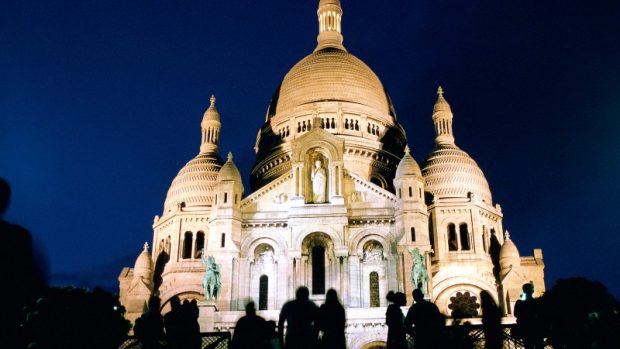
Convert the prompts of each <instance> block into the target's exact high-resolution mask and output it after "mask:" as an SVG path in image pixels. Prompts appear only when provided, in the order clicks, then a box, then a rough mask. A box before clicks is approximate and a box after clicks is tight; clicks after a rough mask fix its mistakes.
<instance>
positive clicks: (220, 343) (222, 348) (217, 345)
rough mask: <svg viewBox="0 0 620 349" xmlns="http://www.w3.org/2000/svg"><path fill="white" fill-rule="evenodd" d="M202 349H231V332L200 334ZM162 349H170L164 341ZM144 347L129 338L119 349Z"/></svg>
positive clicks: (161, 345)
mask: <svg viewBox="0 0 620 349" xmlns="http://www.w3.org/2000/svg"><path fill="white" fill-rule="evenodd" d="M200 337H201V345H200V348H201V349H228V348H229V347H230V332H205V333H201V334H200ZM156 346H157V347H159V348H160V349H164V348H168V343H167V342H166V341H165V340H163V341H160V342H158V345H156ZM142 348H143V345H142V343H140V341H139V340H138V339H137V338H136V337H129V338H127V339H126V340H125V341H124V342H123V343H122V344H121V345H120V346H119V347H118V349H142Z"/></svg>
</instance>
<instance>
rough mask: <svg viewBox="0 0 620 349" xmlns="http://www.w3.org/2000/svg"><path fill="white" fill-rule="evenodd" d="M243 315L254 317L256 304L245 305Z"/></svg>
mask: <svg viewBox="0 0 620 349" xmlns="http://www.w3.org/2000/svg"><path fill="white" fill-rule="evenodd" d="M245 315H256V304H254V302H248V304H246V305H245Z"/></svg>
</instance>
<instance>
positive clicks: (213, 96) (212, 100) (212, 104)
mask: <svg viewBox="0 0 620 349" xmlns="http://www.w3.org/2000/svg"><path fill="white" fill-rule="evenodd" d="M209 100H210V101H211V106H212V107H213V106H215V95H211V98H210V99H209Z"/></svg>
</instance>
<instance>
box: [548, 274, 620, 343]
mask: <svg viewBox="0 0 620 349" xmlns="http://www.w3.org/2000/svg"><path fill="white" fill-rule="evenodd" d="M541 302H542V306H543V312H544V318H545V322H546V327H547V337H548V339H549V342H550V343H551V344H553V346H554V348H617V345H618V343H619V342H620V322H619V319H620V317H619V311H620V303H618V300H616V299H615V298H614V297H613V296H612V295H611V294H610V293H609V292H608V291H607V289H606V288H605V286H603V285H602V284H601V283H599V282H597V281H590V280H587V279H584V278H569V279H560V280H558V281H557V282H556V284H555V285H554V286H553V288H551V289H550V290H548V291H547V292H546V293H545V294H544V295H543V296H542V297H541Z"/></svg>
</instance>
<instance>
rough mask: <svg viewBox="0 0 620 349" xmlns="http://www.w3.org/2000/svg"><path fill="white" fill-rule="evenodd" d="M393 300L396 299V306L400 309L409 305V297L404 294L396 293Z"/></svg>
mask: <svg viewBox="0 0 620 349" xmlns="http://www.w3.org/2000/svg"><path fill="white" fill-rule="evenodd" d="M422 296H424V295H422ZM393 299H394V304H396V305H397V306H399V307H404V306H405V305H407V297H406V296H405V294H404V293H402V292H396V293H394V296H393Z"/></svg>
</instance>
